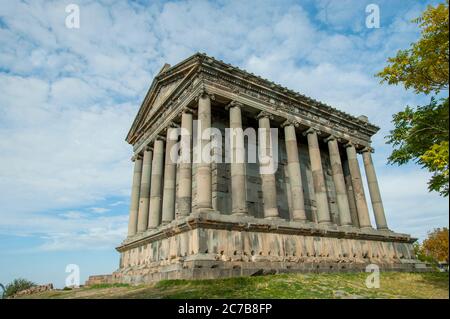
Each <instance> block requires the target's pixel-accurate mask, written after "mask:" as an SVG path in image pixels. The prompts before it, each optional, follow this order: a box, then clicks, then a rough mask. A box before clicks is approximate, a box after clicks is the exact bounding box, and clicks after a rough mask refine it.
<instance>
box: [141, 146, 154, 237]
mask: <svg viewBox="0 0 450 319" xmlns="http://www.w3.org/2000/svg"><path fill="white" fill-rule="evenodd" d="M152 156H153V151H152V149H151V148H150V147H147V148H146V149H145V151H144V158H143V161H142V179H141V191H140V199H139V215H138V227H137V231H138V232H143V231H145V230H147V227H148V207H149V200H150V174H151V171H152Z"/></svg>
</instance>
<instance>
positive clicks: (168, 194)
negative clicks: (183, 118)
mask: <svg viewBox="0 0 450 319" xmlns="http://www.w3.org/2000/svg"><path fill="white" fill-rule="evenodd" d="M177 140H178V134H177V129H176V128H173V127H169V128H168V129H167V138H166V141H167V142H166V156H165V162H166V163H165V167H164V193H163V204H162V223H163V224H168V223H170V222H171V221H172V220H174V218H175V186H176V176H177V175H176V174H177V157H178V149H176V144H177Z"/></svg>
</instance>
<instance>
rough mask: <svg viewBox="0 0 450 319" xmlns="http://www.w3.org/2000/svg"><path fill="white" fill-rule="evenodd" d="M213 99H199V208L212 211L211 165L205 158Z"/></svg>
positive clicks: (209, 138) (202, 95)
mask: <svg viewBox="0 0 450 319" xmlns="http://www.w3.org/2000/svg"><path fill="white" fill-rule="evenodd" d="M210 127H211V99H210V97H209V95H208V94H201V95H200V96H199V99H198V134H199V136H200V143H199V145H197V147H200V150H199V153H198V154H200V159H199V160H198V162H199V163H198V165H197V208H199V209H202V208H203V209H205V208H206V209H212V184H211V163H210V161H209V158H204V157H205V155H206V154H203V153H205V150H206V149H207V148H208V149H209V147H210V143H211V134H209V133H210V132H208V131H207V130H208V129H209V128H210Z"/></svg>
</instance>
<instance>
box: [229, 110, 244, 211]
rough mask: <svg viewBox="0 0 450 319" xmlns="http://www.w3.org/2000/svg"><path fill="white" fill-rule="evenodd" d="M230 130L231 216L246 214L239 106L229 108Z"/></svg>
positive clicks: (242, 136) (242, 140) (242, 143)
mask: <svg viewBox="0 0 450 319" xmlns="http://www.w3.org/2000/svg"><path fill="white" fill-rule="evenodd" d="M230 129H231V132H232V134H231V136H230V138H231V141H230V142H231V143H232V144H231V164H230V171H231V202H232V212H233V214H246V213H247V202H246V189H245V148H244V134H243V130H242V115H241V107H240V105H237V104H234V105H233V106H231V107H230Z"/></svg>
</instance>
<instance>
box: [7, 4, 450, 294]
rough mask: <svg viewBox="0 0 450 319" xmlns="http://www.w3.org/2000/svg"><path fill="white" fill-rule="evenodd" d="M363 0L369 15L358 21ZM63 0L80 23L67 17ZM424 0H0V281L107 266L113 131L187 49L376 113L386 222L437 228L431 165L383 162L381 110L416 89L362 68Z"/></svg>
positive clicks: (403, 37) (418, 100)
mask: <svg viewBox="0 0 450 319" xmlns="http://www.w3.org/2000/svg"><path fill="white" fill-rule="evenodd" d="M371 3H373V4H376V5H377V6H378V8H379V9H380V25H379V28H367V26H366V17H367V16H368V14H369V13H366V6H367V5H368V4H371ZM69 4H76V5H78V8H79V13H80V25H79V28H67V26H66V23H65V22H66V18H67V16H68V15H69V14H70V12H69V13H67V12H66V10H65V9H66V7H67V6H68V5H69ZM428 4H436V1H409V0H396V1H391V0H383V1H377V0H371V1H361V0H352V1H350V0H323V1H321V0H318V1H309V0H306V1H289V0H286V1H265V0H258V1H200V0H199V1H113V0H104V1H75V0H71V1H32V0H27V1H25V0H23V1H13V0H0V283H3V284H5V283H7V282H10V281H11V280H12V279H14V278H17V277H25V278H27V279H30V280H33V281H35V282H37V283H42V284H44V283H50V282H52V283H53V284H54V285H55V286H57V287H63V286H64V284H65V279H66V277H67V276H68V273H66V266H67V265H69V264H76V265H78V266H79V269H80V276H81V282H84V280H86V279H87V277H88V276H89V275H92V274H106V273H111V272H112V271H114V270H116V269H117V268H118V264H119V255H118V253H117V252H116V251H115V249H114V248H115V247H116V246H118V245H119V244H120V242H121V241H122V240H123V239H124V238H125V236H126V230H127V223H128V205H129V196H130V191H131V179H132V169H133V167H132V162H131V161H130V157H131V155H132V148H131V146H130V145H128V144H127V143H126V142H125V136H126V134H127V132H128V129H129V128H130V126H131V124H132V121H133V119H134V117H135V115H136V114H137V111H138V109H139V107H140V105H141V102H142V100H143V99H144V96H145V94H146V92H147V90H148V88H149V87H150V84H151V82H152V79H153V77H154V76H155V75H156V73H157V72H158V71H159V70H160V68H161V67H162V66H163V65H164V63H169V64H172V65H174V64H176V63H177V62H179V61H181V60H183V59H185V58H187V57H189V56H190V55H192V54H194V53H195V52H204V53H207V54H208V55H210V56H214V57H216V58H217V59H221V60H223V61H225V62H227V63H231V64H233V65H235V66H238V67H240V68H242V69H245V70H247V71H249V72H252V73H255V74H257V75H260V76H262V77H263V78H267V79H270V80H273V81H274V82H276V83H279V84H281V85H283V86H286V87H289V88H291V89H293V90H295V91H297V92H300V93H302V94H305V95H308V96H310V97H313V98H314V99H317V100H320V101H322V102H325V103H327V104H329V105H332V106H333V107H335V108H338V109H340V110H343V111H345V112H348V113H350V114H352V115H355V116H358V115H361V114H365V115H367V116H368V118H369V120H370V121H371V122H372V123H374V124H376V125H377V126H379V127H380V131H379V132H378V133H377V134H376V135H375V136H374V137H373V147H374V148H375V153H374V154H373V159H374V163H375V166H376V171H377V174H378V180H379V184H380V188H381V193H382V196H383V200H384V206H385V210H386V215H387V221H388V224H389V227H390V228H391V229H393V230H395V231H397V232H402V233H408V234H411V235H412V236H414V237H418V238H419V239H423V238H425V237H426V234H427V232H428V231H430V230H432V229H433V228H436V227H443V226H448V212H449V206H448V201H447V199H445V198H441V197H440V196H439V195H438V194H436V193H429V192H428V190H427V180H428V178H429V177H430V174H429V173H427V172H426V171H424V170H422V169H420V167H418V166H417V165H414V164H410V165H406V166H402V167H398V166H391V165H388V164H387V157H388V156H389V154H390V152H391V150H392V148H391V146H389V145H386V144H385V136H386V135H388V133H389V130H391V129H392V128H393V125H392V123H391V119H392V114H394V113H395V112H398V111H400V110H402V109H403V108H404V107H405V106H406V105H411V106H415V105H419V104H425V103H427V102H428V101H429V99H430V97H429V96H424V95H416V94H414V93H413V92H411V91H406V90H405V89H404V88H403V87H402V86H388V85H385V84H380V83H379V79H377V78H375V77H374V74H375V73H376V72H377V71H380V70H381V69H382V68H383V66H384V65H385V64H386V59H387V57H389V56H393V55H395V52H396V51H397V50H399V49H405V48H407V47H408V46H409V44H410V43H411V42H413V41H415V40H417V39H418V37H419V30H418V28H417V26H416V25H415V24H413V23H411V22H410V21H411V19H413V18H415V17H417V16H419V15H420V13H421V11H423V10H424V9H425V8H426V6H427V5H428ZM361 167H362V166H361ZM362 173H364V172H363V170H362ZM366 193H368V192H367V185H366ZM367 195H368V194H367ZM367 197H368V196H367ZM367 199H368V200H369V198H367ZM371 216H373V214H371ZM372 221H373V220H372ZM373 224H374V222H373Z"/></svg>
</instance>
